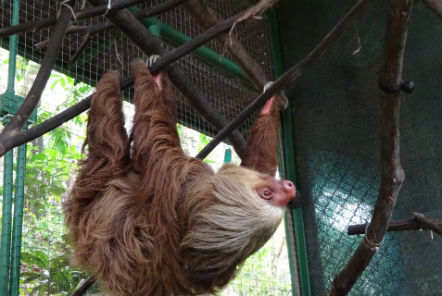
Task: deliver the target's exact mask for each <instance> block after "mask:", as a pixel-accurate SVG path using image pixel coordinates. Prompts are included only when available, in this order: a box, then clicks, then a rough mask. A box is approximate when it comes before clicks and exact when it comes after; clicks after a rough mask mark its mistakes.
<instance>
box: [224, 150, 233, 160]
mask: <svg viewBox="0 0 442 296" xmlns="http://www.w3.org/2000/svg"><path fill="white" fill-rule="evenodd" d="M231 161H232V149H230V148H227V149H226V150H225V151H224V163H230V162H231Z"/></svg>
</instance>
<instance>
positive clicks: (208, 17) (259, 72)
mask: <svg viewBox="0 0 442 296" xmlns="http://www.w3.org/2000/svg"><path fill="white" fill-rule="evenodd" d="M185 8H186V10H187V11H188V12H189V13H190V15H191V16H192V17H193V18H194V19H195V20H196V21H197V22H198V23H199V24H201V25H202V26H204V27H205V28H209V27H212V26H215V25H216V24H217V23H219V22H220V20H219V19H218V17H217V16H216V15H215V14H214V12H213V11H212V10H211V9H210V8H208V7H207V6H205V5H204V4H203V3H202V2H201V1H199V0H190V1H189V2H188V3H187V4H185ZM216 40H217V41H218V43H219V44H220V45H221V46H224V45H225V46H226V47H227V50H228V52H229V54H230V55H231V57H232V59H233V60H234V61H235V63H237V64H238V66H239V67H240V68H241V70H243V72H244V73H246V74H247V76H248V77H249V78H250V80H251V81H252V83H253V84H254V85H255V86H256V87H257V88H258V89H263V87H264V85H265V84H266V82H267V81H269V80H270V79H268V77H267V75H266V73H265V71H264V69H263V68H262V67H261V66H260V65H259V64H258V63H257V62H256V61H255V60H254V59H253V58H252V57H251V56H250V54H249V53H248V52H247V50H246V49H245V48H244V47H243V46H242V44H241V42H240V41H239V40H238V39H236V38H235V37H233V36H230V38H229V35H228V34H223V35H221V36H219V37H218V38H217V39H216Z"/></svg>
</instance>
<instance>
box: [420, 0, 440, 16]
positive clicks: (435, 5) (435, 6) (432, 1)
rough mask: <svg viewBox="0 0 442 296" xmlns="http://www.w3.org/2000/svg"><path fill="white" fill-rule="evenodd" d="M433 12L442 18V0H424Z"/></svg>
mask: <svg viewBox="0 0 442 296" xmlns="http://www.w3.org/2000/svg"><path fill="white" fill-rule="evenodd" d="M423 1H424V3H425V4H427V6H428V7H429V8H430V9H431V10H433V12H434V13H435V14H436V15H437V16H438V17H439V18H442V1H441V0H423Z"/></svg>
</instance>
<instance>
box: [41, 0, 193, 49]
mask: <svg viewBox="0 0 442 296" xmlns="http://www.w3.org/2000/svg"><path fill="white" fill-rule="evenodd" d="M144 1H145V0H144ZM187 1H188V0H169V1H166V2H162V3H160V4H158V5H155V6H152V7H147V8H145V9H141V10H139V11H137V12H136V13H134V16H135V17H136V18H137V19H144V18H147V17H151V16H154V15H158V14H161V13H163V12H166V11H168V10H170V9H172V8H175V7H177V6H178V5H180V4H182V3H184V2H187ZM97 7H98V6H97ZM113 27H114V24H112V23H111V22H109V21H107V22H103V23H98V24H95V25H90V26H71V27H70V28H69V29H68V30H67V32H66V35H70V34H73V33H86V34H89V35H94V34H97V33H101V32H104V31H106V30H109V29H111V28H113ZM48 43H49V40H44V41H41V42H39V43H37V44H35V48H36V49H41V48H44V47H46V46H47V45H48Z"/></svg>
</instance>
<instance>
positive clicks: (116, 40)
mask: <svg viewBox="0 0 442 296" xmlns="http://www.w3.org/2000/svg"><path fill="white" fill-rule="evenodd" d="M76 2H77V3H76V6H75V7H74V9H75V10H76V11H77V10H79V9H80V6H81V5H82V4H85V5H86V7H88V6H87V5H88V4H87V3H84V2H85V1H76ZM159 2H160V1H156V0H155V1H146V3H145V4H144V5H140V7H141V8H142V7H149V6H153V5H155V4H157V3H159ZM206 2H207V3H206V4H207V5H208V6H210V7H211V8H212V9H213V10H214V11H215V12H216V13H217V14H219V16H220V17H222V18H227V17H229V16H232V15H233V14H235V13H237V12H239V11H241V10H243V9H245V8H246V7H248V6H250V3H249V2H248V1H234V0H228V1H220V0H217V1H206ZM0 5H1V13H0V21H1V27H2V28H3V27H7V26H9V25H10V19H11V14H12V12H11V7H12V0H6V1H1V4H0ZM59 5H60V1H54V0H49V1H36V0H34V1H32V0H21V1H20V23H25V22H29V21H33V20H39V19H45V18H49V17H52V16H54V15H56V14H57V11H58V9H59ZM158 17H159V19H160V20H162V21H163V22H165V23H167V24H168V25H170V26H172V27H174V28H175V29H177V30H179V31H180V32H182V33H184V34H186V35H188V36H190V37H194V36H196V35H198V34H199V33H201V32H203V31H204V29H203V28H201V27H200V26H199V25H198V24H197V23H196V22H195V21H193V20H192V19H191V18H190V17H189V16H188V15H187V13H186V12H185V10H184V9H183V8H175V9H173V10H171V11H169V12H167V13H165V14H163V15H161V16H158ZM104 21H106V18H105V17H103V16H99V17H95V18H90V19H85V20H80V21H77V22H75V26H82V27H84V28H86V27H88V26H93V25H95V24H98V23H102V22H104ZM236 28H237V29H236V30H235V32H234V35H235V36H236V37H237V38H238V39H239V40H241V42H242V43H243V45H244V47H245V48H247V49H248V50H249V51H250V52H251V54H252V56H253V57H254V58H255V59H256V60H257V61H258V62H259V63H260V64H261V65H262V66H263V68H264V69H265V71H266V73H267V74H268V77H272V73H273V66H272V62H271V55H270V41H269V40H270V38H269V33H268V30H267V24H266V21H265V20H261V21H259V20H254V21H251V22H243V23H241V24H238V25H237V27H236ZM51 32H52V28H51V27H50V28H45V29H42V30H37V31H35V32H26V33H21V34H19V52H18V53H19V57H18V64H17V74H16V84H15V92H16V94H17V95H20V96H22V97H25V96H26V94H27V92H28V90H29V87H30V86H31V85H32V81H33V80H34V78H35V76H36V73H37V71H38V68H39V66H38V63H39V62H40V61H41V59H42V57H43V55H44V52H45V49H44V48H43V49H38V48H36V45H37V44H39V43H41V42H45V41H47V40H49V38H50V36H51ZM84 40H85V33H84V32H80V33H75V34H69V35H68V36H67V37H66V38H65V40H64V43H63V47H62V52H61V54H60V58H59V59H58V60H57V63H56V66H55V68H54V70H55V71H53V73H52V75H51V79H50V81H49V82H48V86H47V88H46V89H45V91H44V93H43V95H42V104H41V105H40V106H39V120H43V119H45V118H47V117H48V116H50V115H51V114H56V113H58V112H60V111H62V110H63V109H64V108H66V107H67V106H69V105H71V104H73V103H75V102H77V101H78V100H80V99H81V98H84V97H86V95H87V94H88V93H90V92H91V91H93V88H92V87H93V86H94V85H95V83H96V81H97V80H98V79H99V78H100V77H101V76H102V75H103V74H104V73H105V72H106V71H107V70H110V69H117V70H118V71H119V72H120V73H121V75H122V76H127V75H130V69H129V66H130V61H131V60H132V59H133V58H135V57H144V53H143V52H142V51H141V50H140V49H138V48H137V47H136V46H135V45H134V44H133V43H132V42H131V41H130V40H128V39H127V38H126V37H125V36H124V35H122V34H121V33H119V31H118V30H116V29H110V30H107V31H105V32H100V33H99V34H96V35H93V36H91V37H90V40H89V41H88V45H87V46H86V48H85V49H84V50H83V51H82V52H81V54H80V55H79V56H78V58H77V59H76V60H75V61H74V62H72V61H71V59H72V57H73V56H74V55H75V53H76V52H77V50H78V48H79V47H80V44H81V43H82V42H83V41H84ZM162 44H163V46H164V47H165V48H167V49H171V48H173V47H175V45H173V44H171V43H168V42H166V41H163V42H162ZM0 46H1V47H2V48H5V49H7V48H8V38H2V39H0ZM208 46H209V48H211V49H212V50H214V51H215V52H217V53H219V54H225V53H224V48H223V46H220V45H219V44H217V43H215V42H213V41H212V42H210V44H208ZM0 50H1V49H0ZM225 56H226V57H227V58H229V55H228V54H225ZM1 57H2V62H3V63H2V64H1V65H0V67H1V68H0V69H1V70H2V72H1V73H7V53H6V52H3V53H1ZM177 64H178V65H179V66H180V67H181V68H182V69H183V70H184V72H185V73H186V75H187V76H188V77H189V78H190V79H191V80H192V82H193V83H195V85H196V86H197V88H199V89H200V91H201V92H202V94H203V97H204V98H205V99H206V100H207V101H208V102H210V103H211V104H212V105H213V106H214V107H216V108H217V109H219V110H220V111H221V112H222V113H223V114H224V115H225V117H226V119H227V120H231V119H233V118H234V117H235V116H236V115H237V114H238V113H239V112H240V111H241V110H242V109H243V108H244V107H245V106H246V105H247V103H249V102H250V101H251V100H252V99H254V98H255V97H256V96H257V95H258V91H256V90H255V89H253V88H252V87H251V86H250V84H248V83H246V82H245V80H244V79H243V78H238V77H236V76H234V75H231V74H229V73H227V72H226V71H225V70H223V69H220V68H216V67H214V66H213V65H210V64H208V63H207V62H205V61H203V60H201V59H199V58H198V57H195V56H193V55H191V56H186V57H184V58H181V59H180V60H179V61H177ZM20 75H21V76H20ZM65 75H67V76H65ZM0 81H1V83H3V82H6V81H5V80H4V79H0ZM0 87H1V84H0ZM2 90H3V89H2ZM175 93H176V96H177V100H178V108H179V122H180V123H181V124H183V126H180V127H179V129H180V130H184V129H185V127H184V126H188V127H190V128H192V129H194V130H197V131H199V132H202V133H204V134H205V135H210V136H211V135H213V134H214V129H213V128H212V127H211V126H210V124H208V123H207V122H206V121H205V120H204V119H202V118H201V116H200V115H199V114H198V113H196V112H195V111H194V110H193V108H191V107H190V105H189V104H188V103H187V101H186V99H185V98H184V97H183V96H182V95H181V94H180V93H179V91H177V90H176V89H175ZM132 94H133V90H132V89H129V90H127V91H125V92H124V96H125V98H126V99H128V100H130V98H131V96H132ZM64 98H68V100H67V101H63V100H64ZM57 106H60V107H59V108H57ZM124 108H125V114H126V116H127V117H126V118H130V116H131V114H133V110H132V106H131V104H125V105H124ZM253 119H254V118H253V117H252V118H250V119H248V120H246V122H244V124H243V125H242V126H241V131H242V132H243V133H247V131H248V129H249V128H250V126H251V124H252V123H253ZM84 120H85V115H84V114H83V115H81V116H80V117H77V118H76V119H74V120H71V121H70V122H68V123H66V124H64V125H63V126H61V127H60V128H57V129H55V130H54V131H52V132H51V133H50V134H48V135H45V136H43V137H41V138H38V139H36V140H34V141H32V142H31V143H28V162H27V175H26V180H27V181H26V182H27V183H26V204H25V220H24V233H23V247H22V251H23V253H22V267H21V271H22V276H21V282H20V289H21V293H22V294H24V295H28V294H38V295H65V294H67V293H70V292H72V291H73V289H74V288H75V287H76V286H78V284H79V281H80V280H81V279H84V278H85V277H86V273H85V272H84V271H80V270H77V269H76V268H75V267H74V266H73V265H71V264H70V261H69V259H70V251H69V247H68V245H69V239H68V238H67V237H66V236H65V234H64V231H65V230H64V225H63V215H62V212H61V206H60V205H61V200H62V199H63V198H64V197H65V195H66V190H68V189H69V187H70V186H71V184H72V182H73V180H74V178H75V177H74V175H75V170H76V163H77V161H78V158H80V157H81V154H80V150H81V143H82V139H83V137H84V126H85V124H84ZM126 127H127V128H128V129H129V130H130V128H131V122H130V120H127V126H126ZM205 135H200V134H193V132H190V131H186V132H184V133H181V141H182V143H183V147H184V150H185V151H187V152H188V153H190V155H195V154H196V152H197V151H198V150H200V149H201V148H202V147H203V146H204V145H203V144H204V143H206V142H207V141H208V140H207V137H206V136H205ZM195 143H198V144H197V145H196V144H195ZM71 147H75V149H72V148H71ZM226 148H228V146H227V144H225V143H223V144H221V145H220V146H219V148H218V149H217V150H216V151H214V152H213V153H212V154H210V155H209V157H208V159H209V162H214V166H215V167H219V166H220V165H221V164H222V159H223V154H224V150H225V149H226ZM234 161H236V162H238V161H239V158H238V157H237V156H235V157H234ZM0 164H1V163H0ZM42 166H43V167H44V170H43V171H39V168H40V167H42ZM2 167H3V166H2ZM0 182H1V181H0ZM281 231H282V230H281V229H280V230H278V232H279V233H280V234H279V235H277V236H275V238H274V239H272V240H271V241H270V242H269V246H270V247H269V248H264V249H263V250H262V251H260V252H258V253H257V254H256V255H255V256H254V258H252V259H251V260H248V261H247V262H246V264H245V266H244V267H243V270H244V272H243V273H242V274H241V275H240V276H239V277H238V278H237V279H235V281H234V283H233V284H232V285H231V286H230V287H228V288H227V289H226V291H224V292H223V293H224V294H223V295H245V294H246V295H287V294H289V293H290V290H291V287H290V285H291V282H290V272H289V267H288V255H287V252H286V250H285V239H284V236H283V234H281ZM258 265H259V266H258ZM258 271H259V272H260V273H259V274H258ZM97 291H98V287H97V286H94V287H92V288H91V289H90V291H89V292H88V293H95V292H97Z"/></svg>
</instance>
